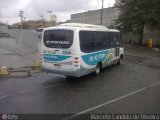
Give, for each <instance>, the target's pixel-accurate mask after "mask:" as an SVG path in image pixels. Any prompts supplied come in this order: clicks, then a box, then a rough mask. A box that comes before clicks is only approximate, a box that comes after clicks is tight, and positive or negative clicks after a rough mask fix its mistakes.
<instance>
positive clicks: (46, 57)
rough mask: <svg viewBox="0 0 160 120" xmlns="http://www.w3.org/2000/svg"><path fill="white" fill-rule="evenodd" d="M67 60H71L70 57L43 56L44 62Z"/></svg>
mask: <svg viewBox="0 0 160 120" xmlns="http://www.w3.org/2000/svg"><path fill="white" fill-rule="evenodd" d="M68 58H71V56H63V55H51V54H43V59H44V60H46V61H62V60H66V59H68Z"/></svg>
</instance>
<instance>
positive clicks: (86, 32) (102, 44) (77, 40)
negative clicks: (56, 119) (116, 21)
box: [41, 23, 123, 77]
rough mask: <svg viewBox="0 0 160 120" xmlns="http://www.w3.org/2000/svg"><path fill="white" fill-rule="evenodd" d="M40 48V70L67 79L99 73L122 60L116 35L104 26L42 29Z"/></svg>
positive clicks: (75, 24)
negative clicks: (63, 76)
mask: <svg viewBox="0 0 160 120" xmlns="http://www.w3.org/2000/svg"><path fill="white" fill-rule="evenodd" d="M41 46H42V53H41V54H42V67H43V70H44V71H46V72H48V73H56V74H61V75H65V76H68V77H69V76H74V77H80V76H83V75H86V74H89V73H92V72H94V73H95V74H99V73H100V72H101V70H102V69H103V68H105V67H107V66H109V65H111V64H115V63H117V64H120V60H121V58H123V42H122V37H121V34H120V32H119V31H118V30H114V29H108V28H106V27H105V26H98V25H90V24H80V23H66V24H61V25H57V26H55V27H49V28H45V29H44V30H43V35H42V45H41Z"/></svg>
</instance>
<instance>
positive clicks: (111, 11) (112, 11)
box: [71, 7, 119, 27]
mask: <svg viewBox="0 0 160 120" xmlns="http://www.w3.org/2000/svg"><path fill="white" fill-rule="evenodd" d="M118 16H119V11H118V10H117V8H115V7H110V8H104V10H103V17H102V18H103V19H102V25H104V26H107V27H109V26H111V25H114V22H115V20H116V19H117V18H118ZM71 22H75V23H87V24H95V25H100V24H101V9H99V10H93V11H88V12H83V13H77V14H72V15H71Z"/></svg>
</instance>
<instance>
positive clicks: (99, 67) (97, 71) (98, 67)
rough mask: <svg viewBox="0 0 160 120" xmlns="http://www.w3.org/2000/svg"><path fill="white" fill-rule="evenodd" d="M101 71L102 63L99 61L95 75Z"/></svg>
mask: <svg viewBox="0 0 160 120" xmlns="http://www.w3.org/2000/svg"><path fill="white" fill-rule="evenodd" d="M100 72H101V64H100V63H98V64H97V66H96V71H95V75H98V74H100Z"/></svg>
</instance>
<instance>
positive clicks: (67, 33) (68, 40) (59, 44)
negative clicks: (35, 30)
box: [43, 30, 73, 48]
mask: <svg viewBox="0 0 160 120" xmlns="http://www.w3.org/2000/svg"><path fill="white" fill-rule="evenodd" d="M43 42H44V44H45V46H46V47H49V48H70V47H71V45H72V43H73V31H72V30H46V31H45V32H44V37H43Z"/></svg>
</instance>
